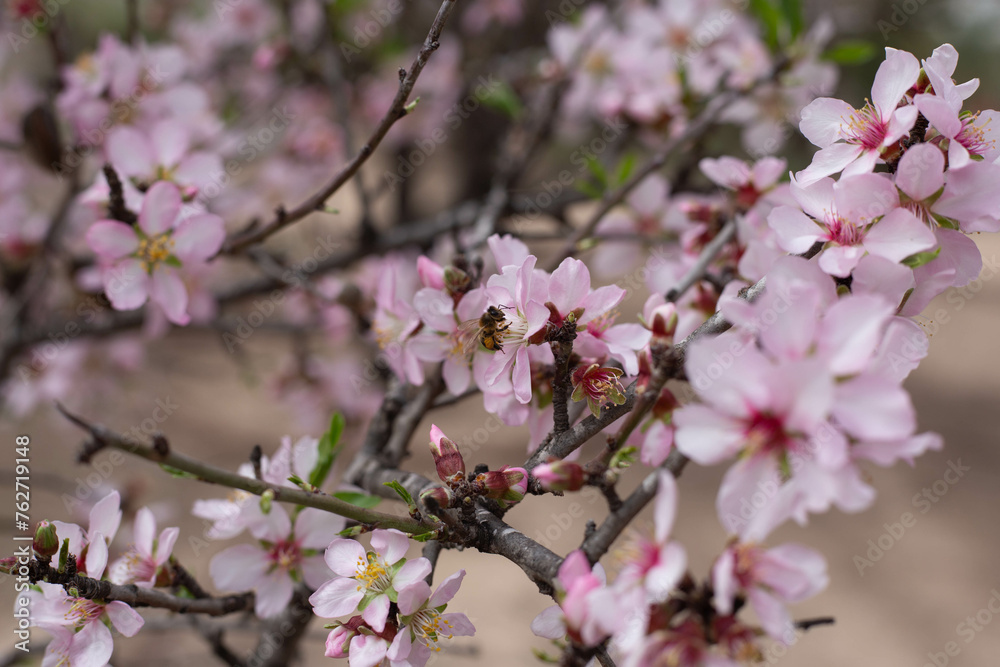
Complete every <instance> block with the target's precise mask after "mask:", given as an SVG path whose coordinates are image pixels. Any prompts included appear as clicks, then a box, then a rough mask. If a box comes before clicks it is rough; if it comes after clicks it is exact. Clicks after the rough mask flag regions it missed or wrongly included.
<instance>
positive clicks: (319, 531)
mask: <svg viewBox="0 0 1000 667" xmlns="http://www.w3.org/2000/svg"><path fill="white" fill-rule="evenodd" d="M346 524H347V521H346V519H344V517H342V516H337V515H336V514H331V513H330V512H324V511H323V510H318V509H316V508H314V507H307V508H305V509H304V510H302V511H301V512H299V515H298V516H297V517H295V537H296V539H298V540H299V543H300V545H301V546H302V547H303V548H305V549H325V548H326V547H328V546H330V543H331V542H332V541H333V540H334V539H336V538H337V533H339V532H340V531H342V530H343V529H344V526H345V525H346Z"/></svg>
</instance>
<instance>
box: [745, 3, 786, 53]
mask: <svg viewBox="0 0 1000 667" xmlns="http://www.w3.org/2000/svg"><path fill="white" fill-rule="evenodd" d="M750 12H751V13H752V14H753V15H754V16H756V17H757V20H758V21H760V25H761V28H763V30H764V40H765V41H766V42H767V45H768V46H769V47H771V49H772V50H774V49H776V48H778V35H779V33H780V30H781V19H782V16H781V11H780V10H779V9H778V8H777V7H775V6H774V4H772V2H771V0H750Z"/></svg>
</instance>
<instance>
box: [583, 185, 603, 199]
mask: <svg viewBox="0 0 1000 667" xmlns="http://www.w3.org/2000/svg"><path fill="white" fill-rule="evenodd" d="M576 189H577V190H579V191H580V192H581V193H583V194H585V195H586V196H588V197H590V198H591V199H600V198H601V197H603V196H604V188H602V187H600V186H597V185H594V184H593V183H591V182H590V181H580V182H579V183H577V184H576Z"/></svg>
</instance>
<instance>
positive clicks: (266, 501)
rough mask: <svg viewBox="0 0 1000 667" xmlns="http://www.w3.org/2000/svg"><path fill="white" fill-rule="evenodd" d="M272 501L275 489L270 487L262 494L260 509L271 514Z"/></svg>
mask: <svg viewBox="0 0 1000 667" xmlns="http://www.w3.org/2000/svg"><path fill="white" fill-rule="evenodd" d="M272 502H274V489H268V490H267V491H265V492H264V493H262V494H260V511H261V512H263V513H264V514H270V513H271V503H272Z"/></svg>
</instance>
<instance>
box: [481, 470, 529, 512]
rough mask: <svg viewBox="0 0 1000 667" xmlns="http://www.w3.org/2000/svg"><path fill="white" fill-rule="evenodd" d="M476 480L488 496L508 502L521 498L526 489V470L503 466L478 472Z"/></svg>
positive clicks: (511, 502)
mask: <svg viewBox="0 0 1000 667" xmlns="http://www.w3.org/2000/svg"><path fill="white" fill-rule="evenodd" d="M478 480H479V481H480V482H481V483H482V485H483V487H484V489H485V493H486V496H487V497H488V498H495V499H497V500H505V501H507V502H508V503H510V504H514V503H517V502H520V501H521V500H523V499H524V494H525V493H527V491H528V471H527V470H525V469H524V468H511V467H509V466H504V467H502V468H500V469H499V470H490V471H488V472H484V473H482V474H480V475H479V476H478Z"/></svg>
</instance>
